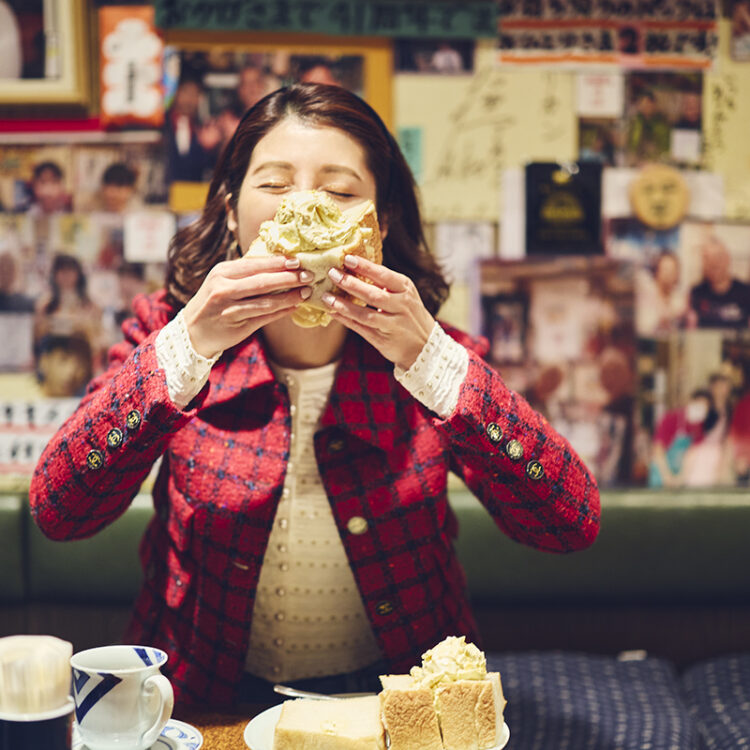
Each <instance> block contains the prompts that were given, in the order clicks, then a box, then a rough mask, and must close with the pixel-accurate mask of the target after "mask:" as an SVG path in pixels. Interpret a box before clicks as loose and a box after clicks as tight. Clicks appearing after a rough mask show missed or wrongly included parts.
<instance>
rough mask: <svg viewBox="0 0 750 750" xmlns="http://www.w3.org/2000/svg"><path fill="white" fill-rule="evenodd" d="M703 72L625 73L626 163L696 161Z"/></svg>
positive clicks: (693, 163)
mask: <svg viewBox="0 0 750 750" xmlns="http://www.w3.org/2000/svg"><path fill="white" fill-rule="evenodd" d="M702 133H703V75H702V74H701V73H663V72H659V73H655V72H646V73H642V72H638V73H630V74H628V75H627V76H626V78H625V137H624V143H623V150H624V163H625V164H626V165H628V166H637V165H641V164H645V163H648V162H650V161H668V162H670V163H672V164H678V165H685V166H697V165H699V164H700V163H701V160H702V146H703V138H702Z"/></svg>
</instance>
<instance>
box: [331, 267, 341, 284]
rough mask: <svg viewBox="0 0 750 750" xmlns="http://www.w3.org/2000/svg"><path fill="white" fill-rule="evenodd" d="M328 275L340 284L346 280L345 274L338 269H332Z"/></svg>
mask: <svg viewBox="0 0 750 750" xmlns="http://www.w3.org/2000/svg"><path fill="white" fill-rule="evenodd" d="M328 275H329V276H330V277H331V278H332V279H333V280H334V281H335V282H336V283H337V284H338V283H339V282H340V281H341V279H343V278H344V274H343V273H341V271H339V269H338V268H332V269H331V270H330V271H329V272H328Z"/></svg>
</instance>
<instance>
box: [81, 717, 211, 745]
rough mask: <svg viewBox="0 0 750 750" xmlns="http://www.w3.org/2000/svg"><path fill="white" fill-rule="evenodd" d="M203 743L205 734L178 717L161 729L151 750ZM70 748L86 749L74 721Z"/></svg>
mask: <svg viewBox="0 0 750 750" xmlns="http://www.w3.org/2000/svg"><path fill="white" fill-rule="evenodd" d="M202 744H203V735H202V734H201V733H200V732H199V731H198V730H197V729H196V728H195V727H193V726H190V724H186V723H185V722H184V721H177V719H170V720H169V721H168V722H167V726H165V727H164V729H162V730H161V734H160V735H159V739H158V740H156V742H155V743H154V744H153V745H151V750H198V748H199V747H200V746H201V745H202ZM70 750H86V745H84V744H83V741H82V740H81V737H80V735H79V734H78V724H77V723H76V722H73V738H72V742H71V745H70Z"/></svg>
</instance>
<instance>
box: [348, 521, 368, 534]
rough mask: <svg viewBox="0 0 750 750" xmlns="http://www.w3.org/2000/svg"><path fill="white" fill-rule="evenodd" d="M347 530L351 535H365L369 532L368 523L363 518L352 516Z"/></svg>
mask: <svg viewBox="0 0 750 750" xmlns="http://www.w3.org/2000/svg"><path fill="white" fill-rule="evenodd" d="M346 528H347V529H348V531H349V533H350V534H356V535H359V534H364V533H365V532H366V531H367V521H366V520H365V519H364V518H362V516H352V517H351V518H350V519H349V520H348V521H347V522H346Z"/></svg>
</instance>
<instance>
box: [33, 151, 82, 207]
mask: <svg viewBox="0 0 750 750" xmlns="http://www.w3.org/2000/svg"><path fill="white" fill-rule="evenodd" d="M28 191H29V204H28V211H29V214H30V215H31V216H46V215H48V214H54V213H57V212H59V211H65V212H68V211H71V210H72V208H73V200H72V197H71V194H70V191H69V189H68V187H67V185H66V180H65V173H64V172H63V169H62V167H61V166H60V165H59V164H58V163H57V162H54V161H43V162H40V163H39V164H36V165H35V166H34V169H33V170H32V174H31V180H30V182H29V186H28Z"/></svg>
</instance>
